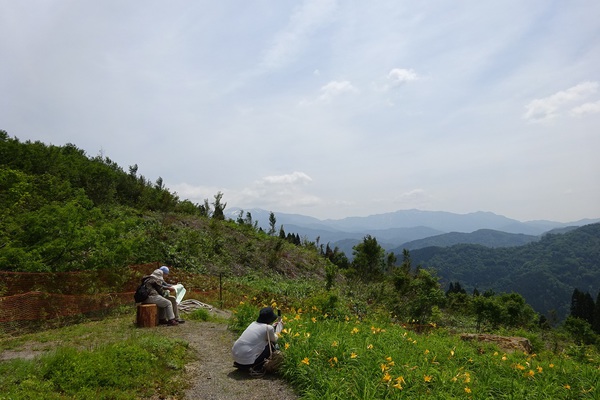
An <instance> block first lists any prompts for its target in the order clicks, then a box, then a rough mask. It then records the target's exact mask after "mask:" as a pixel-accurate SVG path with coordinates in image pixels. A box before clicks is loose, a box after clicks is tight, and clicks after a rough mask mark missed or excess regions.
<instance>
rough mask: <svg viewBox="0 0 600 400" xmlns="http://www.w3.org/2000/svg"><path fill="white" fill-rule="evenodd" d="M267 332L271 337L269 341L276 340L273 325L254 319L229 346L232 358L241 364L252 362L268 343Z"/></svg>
mask: <svg viewBox="0 0 600 400" xmlns="http://www.w3.org/2000/svg"><path fill="white" fill-rule="evenodd" d="M267 334H268V335H269V338H270V339H271V343H276V342H277V335H276V334H275V328H273V325H269V324H261V323H259V322H256V321H254V322H253V323H251V324H250V325H248V327H247V328H246V330H245V331H244V333H242V335H241V336H240V337H239V338H238V340H236V341H235V343H234V344H233V347H232V348H231V354H232V355H233V360H234V361H235V362H237V363H238V364H242V365H250V364H254V361H255V360H256V358H257V357H258V356H260V354H261V353H262V352H263V350H264V349H265V346H266V345H267V344H268V342H267Z"/></svg>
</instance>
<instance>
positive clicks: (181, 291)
mask: <svg viewBox="0 0 600 400" xmlns="http://www.w3.org/2000/svg"><path fill="white" fill-rule="evenodd" d="M173 287H174V288H175V300H176V301H177V304H179V303H181V300H183V296H185V292H186V290H185V288H184V287H183V285H182V284H181V283H178V284H177V285H173Z"/></svg>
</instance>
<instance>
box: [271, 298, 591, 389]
mask: <svg viewBox="0 0 600 400" xmlns="http://www.w3.org/2000/svg"><path fill="white" fill-rule="evenodd" d="M308 306H309V307H310V305H308ZM309 307H307V310H310V311H305V312H300V311H297V312H296V313H295V314H294V315H291V316H289V318H288V320H287V322H286V329H285V331H284V335H283V336H282V339H281V343H280V346H281V348H282V349H283V351H284V353H285V356H286V362H285V367H284V370H283V375H284V376H285V377H286V379H288V380H289V381H290V382H291V383H292V384H293V385H294V386H295V387H297V388H298V389H299V390H300V392H301V393H303V398H304V399H323V398H327V399H399V398H424V397H427V398H432V399H459V398H474V399H482V398H494V399H570V398H578V399H584V398H590V399H593V398H596V399H597V398H599V397H600V392H599V391H598V389H597V388H598V387H599V386H600V373H599V370H600V358H599V355H598V354H597V353H596V352H593V351H592V350H590V349H588V350H589V353H588V354H587V359H586V360H585V361H582V360H580V359H576V357H574V354H568V353H562V354H553V353H551V352H542V353H541V354H524V353H523V352H514V353H506V352H504V351H502V350H500V349H499V348H497V347H495V346H493V345H485V346H484V345H482V344H479V343H468V342H464V341H461V340H460V339H458V338H457V337H455V336H454V335H450V334H448V333H447V332H445V331H443V330H440V329H438V330H433V331H431V332H430V333H428V334H424V335H419V334H416V333H414V332H411V331H407V330H405V329H404V328H402V327H401V326H399V325H394V324H391V323H387V322H383V321H378V320H377V319H364V320H359V319H357V318H355V317H351V316H347V317H345V318H342V319H332V318H329V317H328V316H325V315H322V314H320V313H319V312H318V310H315V309H311V308H309Z"/></svg>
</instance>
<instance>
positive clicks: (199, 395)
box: [158, 321, 299, 400]
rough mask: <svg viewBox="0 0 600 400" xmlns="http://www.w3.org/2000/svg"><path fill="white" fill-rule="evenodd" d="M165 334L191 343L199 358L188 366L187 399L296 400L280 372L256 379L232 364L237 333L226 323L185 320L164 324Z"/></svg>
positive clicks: (296, 396)
mask: <svg viewBox="0 0 600 400" xmlns="http://www.w3.org/2000/svg"><path fill="white" fill-rule="evenodd" d="M158 329H164V332H165V334H167V335H169V336H171V337H175V338H180V339H183V340H185V341H186V342H188V343H189V346H190V348H191V349H192V351H193V352H194V353H195V355H196V358H197V359H196V360H195V361H193V362H192V363H190V364H187V365H186V374H187V375H188V378H187V379H188V380H189V382H190V383H191V387H190V388H188V389H187V390H186V391H185V399H202V400H229V399H231V400H255V399H256V400H264V399H269V398H270V399H277V400H295V399H298V398H299V397H298V395H296V394H295V393H294V392H293V390H292V389H291V388H290V387H289V386H288V385H287V384H286V383H285V382H284V381H283V380H282V379H281V378H280V377H278V376H277V375H265V376H263V377H260V378H253V377H251V376H250V375H249V373H248V372H247V371H239V370H238V369H236V368H235V367H234V366H233V359H232V358H231V346H232V345H233V342H234V341H235V335H234V334H233V333H232V332H231V331H229V330H228V329H227V326H226V325H225V324H221V323H214V322H196V321H186V322H185V323H184V324H180V325H178V326H169V327H161V328H158Z"/></svg>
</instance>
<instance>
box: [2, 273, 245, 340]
mask: <svg viewBox="0 0 600 400" xmlns="http://www.w3.org/2000/svg"><path fill="white" fill-rule="evenodd" d="M159 266H160V264H158V263H151V264H144V265H135V266H130V267H129V268H123V269H119V270H100V271H77V272H57V273H33V272H8V271H3V272H2V277H3V279H2V281H1V282H0V296H2V297H0V333H1V332H4V333H14V332H18V333H20V332H24V331H29V330H36V329H39V328H46V327H51V326H60V325H65V324H68V323H70V322H71V321H76V320H78V319H81V317H94V316H102V315H107V314H109V313H110V312H112V311H113V310H115V309H117V308H119V307H121V306H126V305H131V306H132V310H133V305H134V300H133V293H134V292H135V289H136V288H137V286H138V285H139V283H140V281H141V278H142V277H143V276H144V275H149V274H150V273H151V272H152V271H153V270H154V269H156V268H158V267H159ZM168 281H169V282H173V283H175V282H182V283H183V284H184V285H185V287H186V289H187V295H186V298H196V299H198V300H200V301H204V302H210V303H212V304H214V305H215V306H221V307H223V306H233V305H235V304H236V303H237V301H236V300H235V299H236V298H237V297H236V295H235V293H233V292H231V291H229V290H228V289H225V288H223V289H221V290H220V289H219V284H220V282H219V278H218V277H215V276H202V275H199V274H193V273H188V272H185V271H178V270H176V269H174V268H172V269H171V273H170V274H169V277H168ZM231 289H233V290H234V292H237V291H238V290H239V288H233V287H232V288H231Z"/></svg>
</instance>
